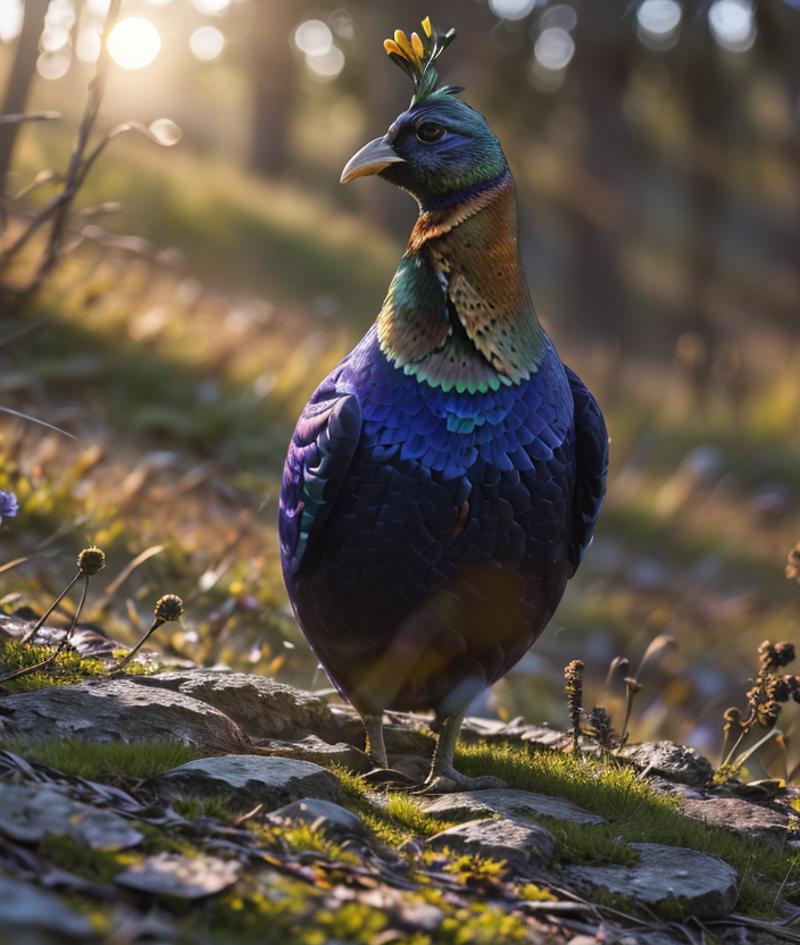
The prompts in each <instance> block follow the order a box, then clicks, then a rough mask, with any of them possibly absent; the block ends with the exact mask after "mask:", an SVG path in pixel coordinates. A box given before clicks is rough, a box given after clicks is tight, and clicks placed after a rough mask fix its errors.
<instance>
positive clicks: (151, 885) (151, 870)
mask: <svg viewBox="0 0 800 945" xmlns="http://www.w3.org/2000/svg"><path fill="white" fill-rule="evenodd" d="M240 870H241V865H240V864H239V863H238V862H237V861H235V860H220V859H218V858H217V857H215V856H181V854H179V853H158V854H156V855H155V856H148V857H145V859H144V860H142V861H141V863H135V864H134V865H133V866H131V867H129V868H128V869H126V870H124V871H123V872H122V873H118V874H117V875H116V877H115V878H114V882H116V883H117V884H119V885H120V886H125V887H127V888H128V889H138V890H139V891H140V892H148V893H154V894H156V895H162V896H178V897H180V898H181V899H202V898H203V897H205V896H213V895H214V894H215V893H219V892H222V890H223V889H227V888H228V887H229V886H232V885H233V884H234V883H235V882H236V880H237V879H238V878H239V872H240Z"/></svg>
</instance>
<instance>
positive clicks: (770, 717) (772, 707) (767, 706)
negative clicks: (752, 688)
mask: <svg viewBox="0 0 800 945" xmlns="http://www.w3.org/2000/svg"><path fill="white" fill-rule="evenodd" d="M780 714H781V707H780V706H779V705H778V703H777V702H775V700H774V699H770V700H769V701H767V702H762V703H761V704H760V705H759V707H758V713H757V716H756V718H757V719H758V724H759V725H763V727H764V728H772V726H773V725H775V723H776V722H777V721H778V716H779V715H780Z"/></svg>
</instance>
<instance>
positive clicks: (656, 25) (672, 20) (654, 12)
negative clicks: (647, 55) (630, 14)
mask: <svg viewBox="0 0 800 945" xmlns="http://www.w3.org/2000/svg"><path fill="white" fill-rule="evenodd" d="M681 17H682V11H681V8H680V6H679V4H678V3H676V0H644V2H643V3H641V4H640V6H639V9H638V10H637V11H636V23H637V26H638V35H639V39H640V40H641V41H642V42H643V43H644V45H645V46H648V47H649V48H650V49H669V48H670V47H671V46H674V45H675V43H676V42H677V40H678V28H679V26H680V23H681Z"/></svg>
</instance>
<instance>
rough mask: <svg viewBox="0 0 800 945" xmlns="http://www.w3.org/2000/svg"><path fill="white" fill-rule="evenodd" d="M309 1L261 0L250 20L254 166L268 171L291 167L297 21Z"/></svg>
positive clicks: (279, 171)
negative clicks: (294, 38)
mask: <svg viewBox="0 0 800 945" xmlns="http://www.w3.org/2000/svg"><path fill="white" fill-rule="evenodd" d="M304 7H305V4H303V3H286V2H284V0H258V3H255V4H253V8H254V9H253V13H252V19H251V21H250V23H249V30H250V39H249V47H250V48H249V54H250V69H251V71H252V76H253V92H252V94H253V104H252V124H251V129H252V130H251V138H250V160H249V163H250V166H251V167H252V168H253V170H255V171H257V172H258V173H260V174H264V175H266V176H267V177H280V176H281V175H282V174H284V173H285V172H286V170H287V169H288V167H289V158H290V136H291V119H292V91H293V89H294V84H295V80H296V71H297V69H296V58H295V56H294V53H293V51H292V47H291V42H292V40H291V33H292V27H294V26H295V24H297V23H298V22H299V21H300V20H301V19H302V16H303V11H304Z"/></svg>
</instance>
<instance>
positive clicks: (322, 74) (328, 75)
mask: <svg viewBox="0 0 800 945" xmlns="http://www.w3.org/2000/svg"><path fill="white" fill-rule="evenodd" d="M306 65H307V66H308V68H309V69H310V70H311V71H312V72H313V73H314V76H315V77H316V78H318V79H321V80H322V81H324V82H330V81H331V80H332V79H335V78H336V76H337V75H339V73H340V72H341V71H342V69H344V53H343V52H342V51H341V49H339V47H338V46H331V47H330V49H329V50H328V51H327V52H325V53H322V55H320V56H309V55H307V56H306Z"/></svg>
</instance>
